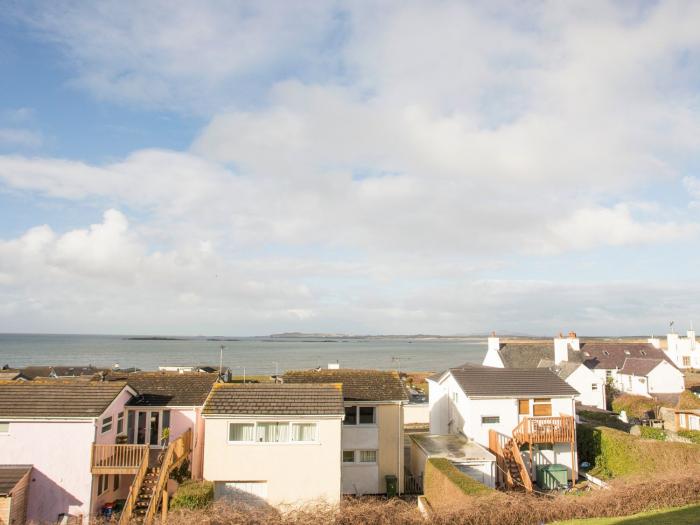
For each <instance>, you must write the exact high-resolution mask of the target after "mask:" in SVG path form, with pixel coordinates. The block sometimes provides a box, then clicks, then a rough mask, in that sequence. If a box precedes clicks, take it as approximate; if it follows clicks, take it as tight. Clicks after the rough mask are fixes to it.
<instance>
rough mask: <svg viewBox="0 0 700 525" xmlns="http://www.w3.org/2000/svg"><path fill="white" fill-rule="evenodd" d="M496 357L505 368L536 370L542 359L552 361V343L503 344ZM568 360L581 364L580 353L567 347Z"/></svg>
mask: <svg viewBox="0 0 700 525" xmlns="http://www.w3.org/2000/svg"><path fill="white" fill-rule="evenodd" d="M498 355H499V356H500V357H501V361H502V362H503V366H504V367H505V368H537V365H538V364H539V362H540V361H541V360H543V359H549V360H552V361H554V343H553V342H549V343H504V344H502V345H501V347H500V349H499V350H498ZM568 360H569V361H570V362H572V363H581V362H582V361H583V360H582V358H581V352H579V351H576V350H573V349H572V348H571V347H569V355H568Z"/></svg>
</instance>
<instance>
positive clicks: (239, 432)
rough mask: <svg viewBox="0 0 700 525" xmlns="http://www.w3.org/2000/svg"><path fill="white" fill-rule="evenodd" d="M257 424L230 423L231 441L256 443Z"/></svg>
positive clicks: (229, 435)
mask: <svg viewBox="0 0 700 525" xmlns="http://www.w3.org/2000/svg"><path fill="white" fill-rule="evenodd" d="M254 437H255V423H230V424H229V426H228V440H229V441H248V442H252V441H254V439H253V438H254Z"/></svg>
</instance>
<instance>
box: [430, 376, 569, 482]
mask: <svg viewBox="0 0 700 525" xmlns="http://www.w3.org/2000/svg"><path fill="white" fill-rule="evenodd" d="M428 385H429V389H430V394H429V399H430V433H431V434H433V435H461V436H464V437H465V438H467V439H469V440H472V441H474V442H476V443H477V444H479V445H481V446H483V447H486V448H488V449H489V450H490V451H491V452H492V453H493V454H494V455H495V456H496V458H497V461H498V463H499V465H500V466H501V468H500V469H499V472H498V480H496V481H497V482H499V483H505V484H506V485H508V486H517V485H522V486H525V488H526V489H531V487H532V481H531V480H532V479H533V478H534V476H535V470H536V468H537V466H538V465H548V464H561V465H564V466H565V467H566V469H567V471H568V477H569V479H576V477H577V459H576V429H575V424H574V419H575V415H576V403H575V399H576V397H577V396H578V395H579V392H578V391H576V390H575V389H574V388H573V387H571V386H570V385H569V384H567V383H566V382H565V381H564V380H563V379H561V378H560V377H559V376H557V375H556V374H555V373H554V372H552V371H551V370H549V369H547V368H535V369H520V368H496V367H486V366H479V365H463V366H462V367H457V368H450V369H448V370H446V371H444V372H442V373H439V374H436V375H434V376H431V377H430V378H428Z"/></svg>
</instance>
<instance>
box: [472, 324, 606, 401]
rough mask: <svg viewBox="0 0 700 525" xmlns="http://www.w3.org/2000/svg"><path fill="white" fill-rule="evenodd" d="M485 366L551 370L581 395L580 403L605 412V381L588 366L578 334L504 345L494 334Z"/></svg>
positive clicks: (577, 398)
mask: <svg viewBox="0 0 700 525" xmlns="http://www.w3.org/2000/svg"><path fill="white" fill-rule="evenodd" d="M483 365H484V366H492V367H497V368H548V369H549V370H551V371H552V372H554V373H555V374H556V375H557V376H559V377H560V378H561V379H563V380H564V381H566V382H567V383H568V384H569V385H571V386H572V387H573V388H574V389H575V390H577V391H578V392H579V394H578V396H576V401H578V402H579V403H581V404H583V405H587V406H593V407H597V408H601V409H605V378H604V377H600V376H598V375H596V374H595V373H594V372H593V371H591V370H590V369H589V368H588V367H587V366H586V365H585V364H584V356H583V354H582V352H581V348H580V345H579V340H578V338H577V337H576V334H575V333H573V332H572V333H570V334H569V336H568V337H566V338H564V337H558V338H555V339H554V341H553V342H551V343H545V342H540V343H537V342H532V343H530V342H516V343H512V342H508V343H501V342H500V340H499V338H498V337H496V336H495V335H492V336H491V337H489V338H488V350H487V352H486V356H485V357H484V360H483Z"/></svg>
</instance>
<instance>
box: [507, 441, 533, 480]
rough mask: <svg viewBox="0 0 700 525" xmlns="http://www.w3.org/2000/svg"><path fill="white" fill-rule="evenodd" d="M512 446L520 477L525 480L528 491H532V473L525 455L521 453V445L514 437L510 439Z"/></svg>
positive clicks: (511, 449)
mask: <svg viewBox="0 0 700 525" xmlns="http://www.w3.org/2000/svg"><path fill="white" fill-rule="evenodd" d="M510 447H511V448H510V451H511V453H512V454H513V459H515V464H516V465H518V470H519V471H520V479H522V480H523V486H524V487H525V490H526V491H528V492H532V480H531V479H530V473H529V472H528V471H527V467H526V466H525V462H524V461H523V457H522V456H521V455H520V447H518V443H517V442H516V441H515V440H514V439H512V440H511V441H510Z"/></svg>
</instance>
